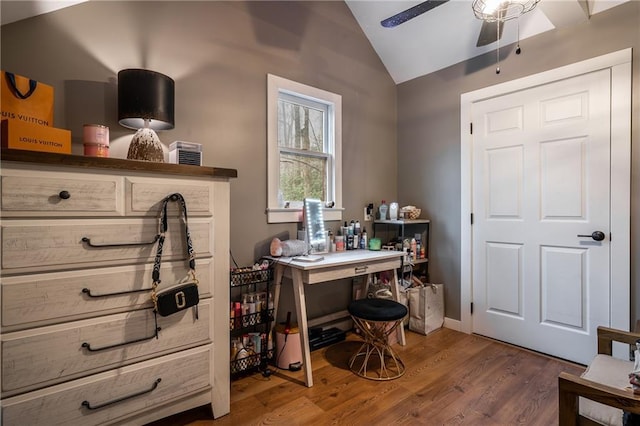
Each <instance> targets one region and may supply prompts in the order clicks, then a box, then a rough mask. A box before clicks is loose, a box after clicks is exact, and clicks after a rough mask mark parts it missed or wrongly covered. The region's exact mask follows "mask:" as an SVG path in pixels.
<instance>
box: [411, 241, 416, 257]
mask: <svg viewBox="0 0 640 426" xmlns="http://www.w3.org/2000/svg"><path fill="white" fill-rule="evenodd" d="M411 257H412V258H413V260H416V239H415V238H412V239H411Z"/></svg>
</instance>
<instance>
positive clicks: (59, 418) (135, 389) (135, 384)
mask: <svg viewBox="0 0 640 426" xmlns="http://www.w3.org/2000/svg"><path fill="white" fill-rule="evenodd" d="M211 368H213V367H212V362H211V346H210V345H207V346H203V347H198V348H194V349H190V350H186V351H184V352H178V353H175V354H171V355H167V356H164V357H161V358H158V359H154V360H149V361H145V362H141V363H138V364H134V365H130V366H127V367H123V368H120V369H117V370H112V371H108V372H105V373H100V374H96V375H93V376H89V377H85V378H82V379H78V380H75V381H72V382H68V383H63V384H61V385H56V386H53V387H51V388H47V389H42V390H39V391H34V392H30V393H27V394H24V395H19V396H16V397H13V398H8V399H4V400H3V401H2V421H1V423H2V424H3V425H5V426H18V425H20V426H21V425H29V426H38V425H46V426H53V425H64V426H71V425H81V426H90V425H99V424H112V423H115V422H117V421H118V420H119V419H120V420H124V419H125V417H126V416H130V415H132V414H138V413H141V412H143V411H145V410H147V411H148V410H153V408H154V407H158V406H160V405H162V404H166V403H168V402H171V401H172V400H176V399H178V398H184V397H188V396H190V395H196V394H198V393H202V392H206V391H207V390H209V389H210V388H211V386H212V383H211V379H210V378H211V373H212V371H211ZM135 395H137V396H135ZM119 399H122V400H121V401H120V402H114V403H112V404H108V403H109V402H113V401H117V400H119ZM103 404H108V405H106V406H104V407H103V408H95V407H100V405H103ZM87 405H88V406H89V407H91V408H94V409H90V408H88V407H87Z"/></svg>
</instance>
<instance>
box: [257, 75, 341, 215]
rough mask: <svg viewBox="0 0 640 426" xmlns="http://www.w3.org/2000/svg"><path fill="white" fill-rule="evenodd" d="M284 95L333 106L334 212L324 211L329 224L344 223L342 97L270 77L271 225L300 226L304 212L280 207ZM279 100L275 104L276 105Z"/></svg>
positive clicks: (330, 210)
mask: <svg viewBox="0 0 640 426" xmlns="http://www.w3.org/2000/svg"><path fill="white" fill-rule="evenodd" d="M280 92H284V93H289V94H295V95H296V96H301V95H304V96H307V97H308V99H310V100H313V101H317V102H321V103H327V102H330V103H331V104H332V108H333V114H334V128H333V129H329V130H330V132H331V133H332V135H333V138H334V140H333V146H334V149H335V152H333V156H334V160H335V161H334V169H335V172H334V180H333V184H334V199H333V200H330V201H333V202H334V203H335V205H334V208H332V209H325V210H324V219H325V220H342V211H343V205H342V96H340V95H337V94H335V93H331V92H328V91H326V90H322V89H318V88H316V87H312V86H307V85H306V84H302V83H298V82H295V81H291V80H287V79H286V78H282V77H278V76H276V75H273V74H267V210H266V212H267V222H268V223H283V222H300V220H301V217H302V216H301V215H302V209H282V208H279V207H278V194H277V192H278V190H277V188H278V184H277V182H278V170H279V157H278V156H277V155H274V153H277V152H278V103H277V99H278V94H279V93H280ZM274 100H275V101H274Z"/></svg>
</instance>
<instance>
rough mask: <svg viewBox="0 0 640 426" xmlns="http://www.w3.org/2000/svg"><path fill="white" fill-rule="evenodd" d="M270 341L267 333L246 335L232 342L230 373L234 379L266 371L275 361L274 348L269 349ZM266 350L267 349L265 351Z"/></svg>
mask: <svg viewBox="0 0 640 426" xmlns="http://www.w3.org/2000/svg"><path fill="white" fill-rule="evenodd" d="M270 340H271V339H269V338H268V337H267V334H266V333H265V332H262V333H259V332H255V333H246V334H245V335H243V336H241V337H238V338H234V339H232V340H231V358H230V373H231V376H232V378H235V377H239V376H241V375H244V374H248V373H252V372H254V371H255V370H257V369H259V370H265V369H266V368H267V365H268V364H269V363H271V362H272V361H273V354H274V350H273V348H267V345H269V344H270ZM265 348H266V349H265Z"/></svg>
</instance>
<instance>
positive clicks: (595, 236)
mask: <svg viewBox="0 0 640 426" xmlns="http://www.w3.org/2000/svg"><path fill="white" fill-rule="evenodd" d="M578 237H588V238H593V240H594V241H602V240H604V232H602V231H593V232H592V233H591V234H589V235H580V234H578Z"/></svg>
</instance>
